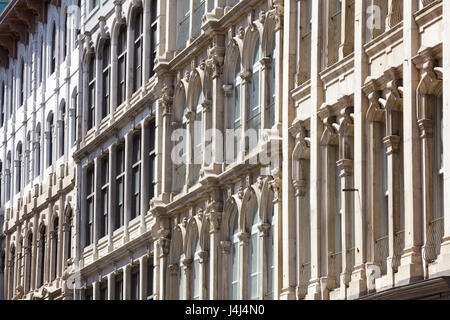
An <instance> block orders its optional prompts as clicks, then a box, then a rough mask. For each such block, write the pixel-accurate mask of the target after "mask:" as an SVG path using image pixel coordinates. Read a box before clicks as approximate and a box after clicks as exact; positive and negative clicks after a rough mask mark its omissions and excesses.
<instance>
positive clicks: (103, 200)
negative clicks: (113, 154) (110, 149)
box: [100, 155, 109, 238]
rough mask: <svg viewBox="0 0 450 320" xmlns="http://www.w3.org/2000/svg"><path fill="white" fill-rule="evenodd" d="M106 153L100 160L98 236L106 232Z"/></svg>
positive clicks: (107, 174) (101, 236)
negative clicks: (100, 185) (100, 189)
mask: <svg viewBox="0 0 450 320" xmlns="http://www.w3.org/2000/svg"><path fill="white" fill-rule="evenodd" d="M108 157H109V156H108V155H107V156H105V157H103V159H102V161H101V182H102V191H101V200H100V205H101V211H100V238H103V237H104V236H106V235H107V234H108V204H109V199H108V194H109V159H108Z"/></svg>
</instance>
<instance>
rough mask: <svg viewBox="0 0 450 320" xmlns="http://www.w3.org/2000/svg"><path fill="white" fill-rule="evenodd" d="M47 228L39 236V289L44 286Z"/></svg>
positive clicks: (42, 229)
mask: <svg viewBox="0 0 450 320" xmlns="http://www.w3.org/2000/svg"><path fill="white" fill-rule="evenodd" d="M45 233H46V228H45V226H43V227H42V228H41V231H40V234H39V287H42V286H43V285H44V275H45V273H44V272H45V246H46V238H45Z"/></svg>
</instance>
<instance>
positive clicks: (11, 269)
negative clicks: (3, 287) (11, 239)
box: [9, 246, 16, 298]
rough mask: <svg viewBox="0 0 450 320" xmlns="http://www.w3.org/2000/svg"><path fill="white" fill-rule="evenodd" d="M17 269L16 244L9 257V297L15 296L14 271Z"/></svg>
mask: <svg viewBox="0 0 450 320" xmlns="http://www.w3.org/2000/svg"><path fill="white" fill-rule="evenodd" d="M15 269H16V248H14V246H13V247H12V248H11V251H10V258H9V297H10V298H12V297H13V296H14V291H15V288H14V271H15Z"/></svg>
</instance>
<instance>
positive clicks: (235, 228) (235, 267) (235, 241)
mask: <svg viewBox="0 0 450 320" xmlns="http://www.w3.org/2000/svg"><path fill="white" fill-rule="evenodd" d="M231 221H232V224H231V226H232V228H231V234H230V237H231V252H230V271H231V272H230V273H231V276H230V299H231V300H237V299H239V288H240V281H239V272H240V268H239V263H240V262H239V238H238V234H239V225H238V211H237V208H235V209H234V212H233V215H232V220H231Z"/></svg>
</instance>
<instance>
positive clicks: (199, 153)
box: [191, 81, 203, 183]
mask: <svg viewBox="0 0 450 320" xmlns="http://www.w3.org/2000/svg"><path fill="white" fill-rule="evenodd" d="M196 88H197V89H196V93H195V95H194V101H193V107H194V111H195V122H194V141H193V144H192V146H193V148H194V149H193V154H194V165H193V172H192V180H191V182H192V183H196V182H197V181H198V179H199V177H200V169H201V166H202V163H203V148H202V145H203V117H202V113H203V106H202V103H203V92H202V88H201V83H200V81H198V83H197V87H196Z"/></svg>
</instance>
